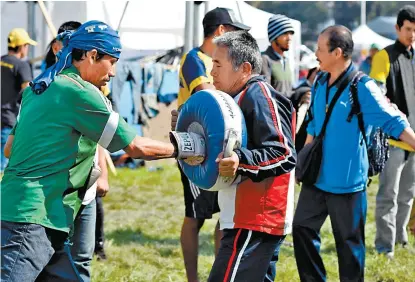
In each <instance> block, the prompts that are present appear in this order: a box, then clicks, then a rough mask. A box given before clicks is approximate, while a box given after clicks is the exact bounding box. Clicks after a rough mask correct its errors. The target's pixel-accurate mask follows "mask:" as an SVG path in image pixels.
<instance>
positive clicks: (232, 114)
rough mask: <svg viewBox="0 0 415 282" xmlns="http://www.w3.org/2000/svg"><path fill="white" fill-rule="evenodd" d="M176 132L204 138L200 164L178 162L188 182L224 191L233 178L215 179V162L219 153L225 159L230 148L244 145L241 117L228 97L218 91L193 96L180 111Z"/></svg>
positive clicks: (242, 120)
mask: <svg viewBox="0 0 415 282" xmlns="http://www.w3.org/2000/svg"><path fill="white" fill-rule="evenodd" d="M176 131H179V132H194V133H197V134H200V135H202V136H203V137H204V138H205V143H206V156H205V159H204V161H203V162H202V163H201V164H199V165H191V164H189V163H186V160H179V163H180V165H181V167H182V169H183V171H184V173H185V174H186V176H187V177H188V178H189V180H190V181H191V182H193V183H194V184H195V185H196V186H198V187H200V188H202V189H206V190H210V191H218V190H220V189H225V188H226V187H229V186H230V185H231V184H232V183H233V182H234V179H233V178H232V179H229V178H226V177H221V176H219V164H218V163H216V161H215V160H216V158H217V157H218V155H219V153H221V152H225V153H224V154H225V157H227V156H230V154H231V153H232V151H233V150H234V149H236V148H240V147H246V145H247V131H246V125H245V119H244V116H243V114H242V111H241V109H240V108H239V106H238V104H237V103H236V102H235V101H234V100H233V98H232V97H231V96H230V95H228V94H226V93H224V92H221V91H219V90H201V91H199V92H197V93H195V94H193V95H192V96H190V98H189V99H188V100H187V101H186V103H185V104H184V105H183V106H182V108H181V110H180V113H179V117H178V120H177V124H176Z"/></svg>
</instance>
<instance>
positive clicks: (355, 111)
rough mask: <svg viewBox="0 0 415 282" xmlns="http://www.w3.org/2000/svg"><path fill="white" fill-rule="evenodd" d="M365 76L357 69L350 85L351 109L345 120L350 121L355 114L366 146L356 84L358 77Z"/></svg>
mask: <svg viewBox="0 0 415 282" xmlns="http://www.w3.org/2000/svg"><path fill="white" fill-rule="evenodd" d="M363 76H365V74H364V73H363V72H361V71H359V72H358V73H357V74H356V75H355V77H354V78H353V81H352V84H351V85H350V94H351V102H352V109H351V110H350V113H349V116H348V117H347V121H348V122H350V121H351V120H352V118H353V115H356V116H357V124H358V126H359V130H360V132H361V133H362V135H363V141H364V142H365V144H366V147H368V141H367V137H366V132H365V123H364V121H363V113H362V110H361V107H360V102H359V97H358V92H357V84H358V83H359V81H360V79H361V78H362V77H363Z"/></svg>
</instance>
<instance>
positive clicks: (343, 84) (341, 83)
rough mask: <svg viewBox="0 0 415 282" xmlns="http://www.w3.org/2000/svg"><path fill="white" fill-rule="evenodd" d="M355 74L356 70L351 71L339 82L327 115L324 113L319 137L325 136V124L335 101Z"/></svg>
mask: <svg viewBox="0 0 415 282" xmlns="http://www.w3.org/2000/svg"><path fill="white" fill-rule="evenodd" d="M356 73H357V71H356V70H353V71H351V72H349V74H348V75H347V77H345V78H343V80H342V81H341V82H340V85H339V87H338V88H337V91H336V93H335V94H334V97H333V99H332V100H331V102H330V105H329V108H328V110H327V113H326V117H325V119H324V123H323V127H322V128H321V132H320V134H319V136H321V137H324V135H325V134H326V128H327V124H328V123H329V119H330V116H331V114H332V112H333V108H334V105H335V104H336V102H337V100H339V98H340V96H341V94H342V92H343V91H344V89H346V87H347V85H349V82H350V81H352V79H353V78H354V77H355V75H356ZM327 83H329V82H328V81H327Z"/></svg>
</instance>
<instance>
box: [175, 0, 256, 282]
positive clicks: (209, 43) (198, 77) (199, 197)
mask: <svg viewBox="0 0 415 282" xmlns="http://www.w3.org/2000/svg"><path fill="white" fill-rule="evenodd" d="M249 29H250V27H248V26H246V25H244V24H242V23H240V22H237V21H236V19H235V14H234V12H233V10H231V9H226V8H215V9H213V10H211V11H209V12H208V13H207V14H206V15H205V17H204V18H203V33H204V40H203V43H202V45H201V46H200V47H196V48H194V49H192V50H190V51H189V52H188V53H187V54H185V55H184V56H183V58H182V60H181V63H180V90H179V97H178V107H179V109H180V107H181V106H182V105H183V104H184V103H185V102H186V100H187V99H188V98H189V97H190V95H192V94H194V93H196V92H197V91H200V90H202V89H215V87H214V86H213V84H212V83H213V79H212V76H211V75H210V72H211V70H212V67H213V63H212V58H211V57H212V53H213V49H214V46H215V45H214V43H213V38H214V37H217V36H220V35H222V34H224V33H225V32H228V31H235V30H249ZM177 115H178V112H177V111H175V110H174V111H173V112H172V127H173V128H174V127H175V121H176V120H177ZM179 170H180V173H181V178H182V183H183V188H184V201H185V207H186V211H185V218H184V221H183V226H182V232H181V237H180V240H181V244H182V250H183V258H184V263H185V267H186V274H187V280H188V281H189V282H194V281H198V277H197V257H198V248H199V247H198V246H199V243H198V236H199V230H200V228H202V226H203V223H204V221H205V219H210V218H212V215H213V214H214V213H217V212H219V206H218V201H217V199H218V194H217V192H210V191H205V190H202V189H199V188H198V187H197V186H196V185H194V184H193V183H191V182H190V181H189V179H188V178H187V177H186V175H185V174H184V173H183V171H182V170H181V168H180V166H179ZM220 239H221V233H220V231H219V224H217V225H216V228H215V253H216V252H217V250H218V248H219V243H220Z"/></svg>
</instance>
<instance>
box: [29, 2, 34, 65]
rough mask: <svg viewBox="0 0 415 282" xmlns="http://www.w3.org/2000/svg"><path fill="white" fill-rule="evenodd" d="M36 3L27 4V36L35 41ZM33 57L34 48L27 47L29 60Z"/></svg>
mask: <svg viewBox="0 0 415 282" xmlns="http://www.w3.org/2000/svg"><path fill="white" fill-rule="evenodd" d="M35 5H36V2H34V1H33V2H27V31H28V33H29V36H30V37H31V38H32V39H33V40H35V41H36V7H35ZM34 57H35V46H32V45H30V46H29V58H31V59H32V58H34Z"/></svg>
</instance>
